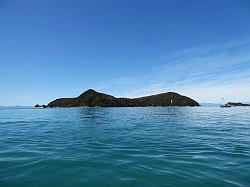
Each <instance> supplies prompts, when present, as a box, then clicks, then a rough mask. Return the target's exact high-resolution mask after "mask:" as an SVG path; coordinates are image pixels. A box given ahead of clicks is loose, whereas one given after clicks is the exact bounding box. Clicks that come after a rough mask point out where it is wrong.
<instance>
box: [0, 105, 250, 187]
mask: <svg viewBox="0 0 250 187" xmlns="http://www.w3.org/2000/svg"><path fill="white" fill-rule="evenodd" d="M5 186H18V187H22V186H25V187H36V186H41V187H46V186H51V187H55V186H87V187H88V186H90V187H91V186H98V187H99V186H129V187H133V186H138V187H142V186H143V187H147V186H157V187H159V186H175V187H176V186H197V187H200V186H202V187H204V186H246V187H247V186H250V107H245V108H244V107H238V108H237V107H235V108H215V107H211V108H209V107H207V108H206V107H195V108H189V107H186V108H178V107H173V108H171V107H170V108H162V107H156V108H82V109H81V108H74V109H73V108H71V109H32V108H17V109H13V108H1V109H0V187H5Z"/></svg>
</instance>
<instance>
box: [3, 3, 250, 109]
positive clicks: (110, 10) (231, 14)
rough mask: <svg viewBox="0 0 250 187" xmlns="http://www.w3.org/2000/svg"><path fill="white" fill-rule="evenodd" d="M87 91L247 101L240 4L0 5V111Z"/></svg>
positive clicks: (247, 47)
mask: <svg viewBox="0 0 250 187" xmlns="http://www.w3.org/2000/svg"><path fill="white" fill-rule="evenodd" d="M88 88H93V89H96V90H97V91H101V92H105V93H108V94H112V95H115V96H126V97H137V96H142V95H149V94H156V93H160V92H167V91H175V92H179V93H181V94H185V95H187V96H190V97H193V98H194V99H196V100H197V101H199V102H219V101H220V100H221V98H222V97H224V98H226V100H230V101H250V1H248V0H220V1H218V0H207V1H200V0H196V1H193V0H189V1H185V0H123V1H122V0H89V1H84V0H71V1H69V0H65V1H64V0H53V1H51V0H38V1H34V0H0V105H34V104H37V103H39V104H47V103H48V102H49V101H51V100H53V99H56V98H58V97H74V96H77V95H79V94H80V93H81V92H83V91H84V90H86V89H88Z"/></svg>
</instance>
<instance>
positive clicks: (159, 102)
mask: <svg viewBox="0 0 250 187" xmlns="http://www.w3.org/2000/svg"><path fill="white" fill-rule="evenodd" d="M146 106H200V105H199V103H198V102H196V101H195V100H193V99H191V98H189V97H186V96H182V95H180V94H177V93H174V92H167V93H162V94H157V95H152V96H146V97H140V98H134V99H130V98H116V97H113V96H111V95H107V94H104V93H99V92H96V91H95V90H92V89H89V90H87V91H85V92H84V93H82V94H81V95H80V96H78V97H75V98H61V99H56V100H54V101H52V102H50V103H49V104H48V105H47V107H49V108H54V107H146Z"/></svg>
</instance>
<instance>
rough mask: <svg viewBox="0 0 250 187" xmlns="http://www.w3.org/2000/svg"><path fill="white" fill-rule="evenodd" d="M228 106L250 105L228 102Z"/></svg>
mask: <svg viewBox="0 0 250 187" xmlns="http://www.w3.org/2000/svg"><path fill="white" fill-rule="evenodd" d="M226 105H229V106H250V104H244V103H240V102H238V103H234V102H228V103H227V104H226Z"/></svg>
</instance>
